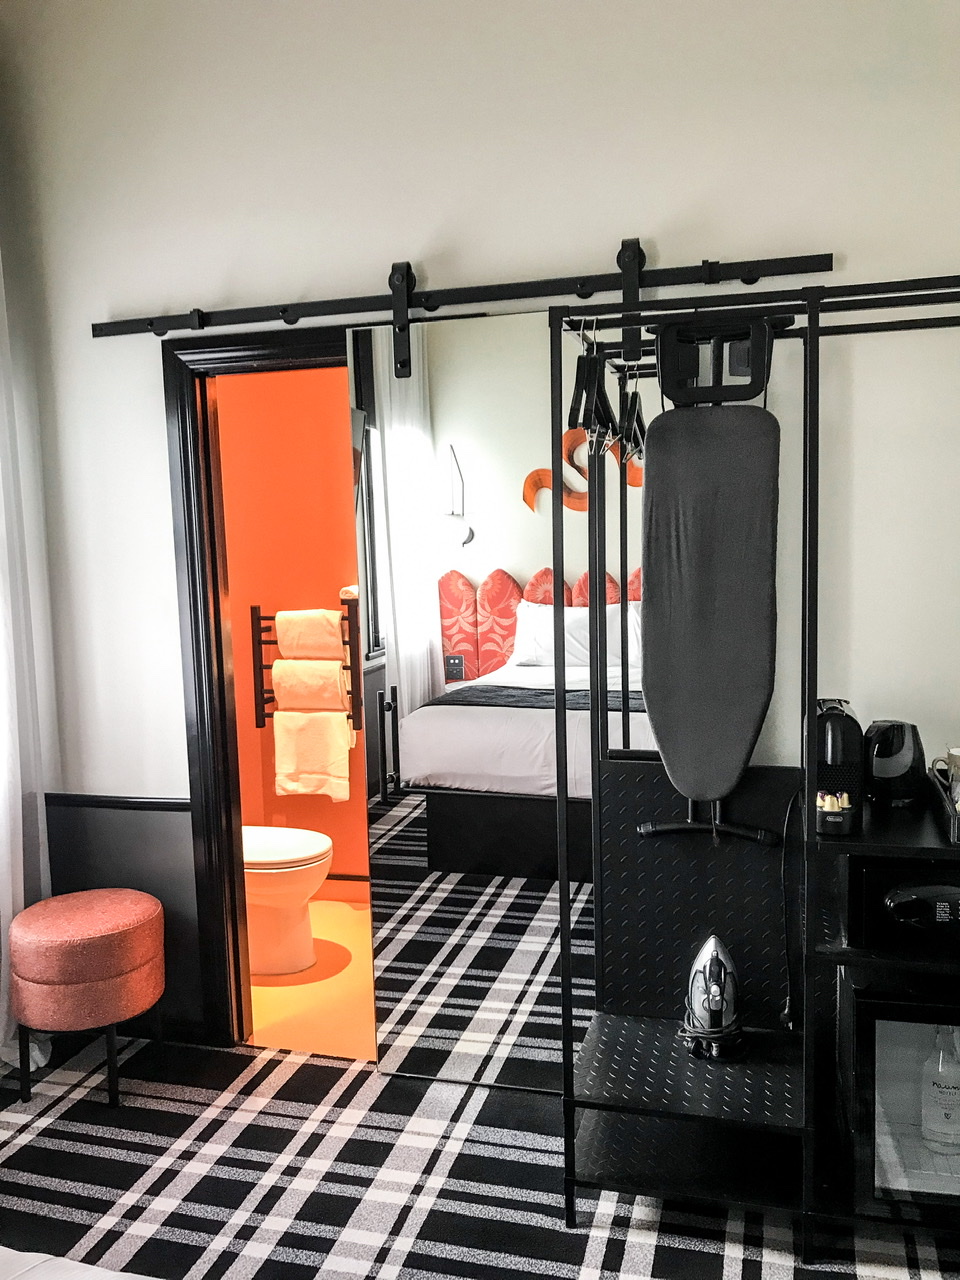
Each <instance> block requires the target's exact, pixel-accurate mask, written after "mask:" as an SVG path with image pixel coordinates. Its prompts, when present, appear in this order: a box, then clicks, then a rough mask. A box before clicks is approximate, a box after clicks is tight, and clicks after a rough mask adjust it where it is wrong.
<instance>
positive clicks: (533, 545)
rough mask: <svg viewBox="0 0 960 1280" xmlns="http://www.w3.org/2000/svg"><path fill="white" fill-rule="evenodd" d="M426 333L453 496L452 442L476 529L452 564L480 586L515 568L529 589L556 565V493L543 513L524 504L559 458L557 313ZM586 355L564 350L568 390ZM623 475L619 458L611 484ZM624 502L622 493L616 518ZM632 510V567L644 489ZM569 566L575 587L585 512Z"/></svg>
mask: <svg viewBox="0 0 960 1280" xmlns="http://www.w3.org/2000/svg"><path fill="white" fill-rule="evenodd" d="M424 328H425V331H426V333H427V353H428V369H429V378H430V414H431V420H432V423H433V433H434V442H435V444H436V449H437V462H438V473H439V475H440V477H441V484H442V485H443V486H444V493H446V490H447V488H448V487H449V485H448V475H449V466H450V447H451V446H452V447H453V448H454V449H455V450H456V454H457V460H458V462H459V464H460V469H461V471H462V472H463V480H464V518H465V520H466V522H467V524H468V525H470V527H471V528H472V529H473V531H474V537H473V540H472V541H471V542H469V543H468V544H467V546H465V547H463V546H461V545H460V541H462V538H461V539H459V540H458V538H457V536H456V534H457V526H452V528H451V530H450V532H451V537H450V539H449V544H448V546H447V547H446V548H445V552H446V559H445V560H444V564H445V567H446V568H450V569H459V570H461V572H463V573H465V574H466V575H467V577H468V578H470V579H471V580H472V581H473V582H475V583H478V584H479V583H480V582H482V581H483V579H484V578H485V577H486V576H487V574H488V573H490V572H491V571H492V570H494V569H506V571H507V572H508V573H511V574H512V575H513V576H514V577H515V578H516V579H517V581H518V582H519V583H520V585H521V586H525V585H526V583H527V582H528V581H529V580H530V578H531V577H532V576H533V575H534V574H535V573H536V572H537V570H538V569H542V568H544V566H547V567H549V566H551V565H552V564H553V540H552V534H551V518H550V491H549V490H544V491H543V492H542V493H541V494H540V495H539V496H538V497H537V499H536V510H535V511H531V510H530V508H529V507H528V506H527V504H526V503H525V502H524V500H523V484H524V481H525V479H526V478H527V476H528V474H529V473H530V472H531V471H533V470H534V469H536V468H539V467H546V468H548V469H549V467H550V460H551V454H550V333H549V327H548V324H547V317H546V315H545V314H543V313H535V314H532V315H508V316H488V317H482V318H478V319H470V320H455V321H446V322H442V323H439V324H428V325H425V326H424ZM578 351H579V344H577V343H576V341H575V340H573V339H571V340H570V341H569V342H568V343H567V344H566V347H565V352H564V355H565V362H564V373H565V375H567V378H566V380H567V381H568V382H569V387H568V390H570V389H572V370H573V367H574V364H575V360H576V356H577V353H578ZM577 460H578V461H579V458H578V459H577ZM584 461H585V459H584ZM614 475H615V472H614V468H613V463H612V462H610V464H609V483H610V485H611V486H612V485H613V483H614ZM568 479H569V481H570V484H571V487H574V488H578V489H584V488H586V482H585V481H584V480H583V479H582V478H580V477H578V476H577V475H576V473H575V472H573V471H572V470H571V471H570V472H569V475H568ZM615 503H616V497H615V496H613V498H612V502H611V507H610V509H611V513H612V516H615V515H616V506H615ZM628 510H629V511H630V519H629V523H630V525H631V527H632V528H633V529H634V531H635V533H636V537H635V540H634V541H635V544H636V554H635V555H634V558H633V559H632V560H631V561H630V567H631V569H632V568H634V567H635V566H636V565H637V564H638V563H639V545H640V544H639V528H640V511H641V491H640V490H639V489H635V488H631V489H630V491H629V494H628ZM608 533H609V537H608V549H607V560H608V564H609V569H610V572H611V573H613V575H614V577H617V578H619V572H618V565H619V551H618V546H619V544H618V542H617V537H616V528H615V527H611V528H610V529H609V530H608ZM564 563H565V564H566V580H567V582H568V583H570V585H571V586H572V585H573V583H574V582H576V580H577V578H578V577H579V576H580V574H581V573H584V572H585V570H586V568H587V515H586V512H584V511H572V510H567V511H566V512H565V520H564Z"/></svg>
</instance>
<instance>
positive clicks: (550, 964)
mask: <svg viewBox="0 0 960 1280" xmlns="http://www.w3.org/2000/svg"><path fill="white" fill-rule="evenodd" d="M370 896H371V903H372V907H373V922H374V972H375V975H376V978H375V985H376V992H377V1014H378V1042H379V1051H380V1053H379V1061H380V1066H381V1068H382V1069H383V1070H384V1071H390V1072H394V1071H403V1072H410V1073H412V1074H415V1075H423V1076H427V1077H428V1078H430V1079H446V1080H456V1081H464V1082H469V1083H475V1084H485V1085H490V1084H501V1085H504V1084H505V1085H513V1086H515V1087H517V1088H525V1089H547V1090H553V1091H554V1092H558V1093H559V1092H560V1089H561V1084H562V1081H561V1049H560V915H559V905H558V902H557V887H556V884H555V883H554V882H552V881H547V880H531V879H521V878H508V877H506V876H480V875H444V874H441V873H438V872H435V871H430V870H429V869H428V867H427V819H426V808H425V802H424V800H423V799H422V798H421V797H417V796H408V797H406V798H405V799H403V800H401V801H400V802H399V803H397V804H394V805H391V806H389V807H386V808H381V807H379V806H377V807H375V808H374V809H373V810H372V811H371V828H370ZM571 897H572V903H571V917H572V942H573V948H572V951H573V991H574V1024H575V1028H576V1030H578V1031H579V1032H580V1033H581V1034H582V1033H583V1032H584V1031H585V1030H586V1028H587V1025H588V1023H589V1021H590V1017H591V1014H592V1012H593V995H594V992H593V900H592V890H591V886H590V885H579V884H578V885H573V886H572V889H571Z"/></svg>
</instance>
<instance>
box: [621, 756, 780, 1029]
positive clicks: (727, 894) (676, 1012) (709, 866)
mask: <svg viewBox="0 0 960 1280" xmlns="http://www.w3.org/2000/svg"><path fill="white" fill-rule="evenodd" d="M799 778H800V775H799V770H797V769H791V768H774V767H758V768H752V769H748V770H747V772H746V773H745V775H744V777H743V779H742V781H741V783H740V785H739V786H738V787H737V789H736V791H735V792H734V793H733V794H732V795H731V796H730V797H729V799H728V800H727V801H725V803H724V816H725V817H726V818H728V819H729V820H730V821H731V822H738V823H742V824H744V825H751V826H762V827H768V828H770V829H772V830H775V831H779V830H781V829H782V827H783V820H784V817H785V814H786V810H787V805H788V803H789V800H790V797H791V795H792V794H793V793H794V791H795V790H796V788H797V786H798V785H799ZM598 791H599V803H600V848H599V856H598V859H597V864H598V866H597V877H596V880H597V923H598V939H597V947H598V976H599V979H600V987H599V990H600V996H599V1001H598V1005H599V1007H600V1008H601V1009H602V1010H603V1011H604V1012H609V1013H618V1014H633V1015H637V1016H647V1017H654V1018H674V1019H678V1018H680V1017H682V1015H683V1006H684V998H685V995H686V989H687V978H688V972H689V968H690V964H691V962H692V960H693V958H694V956H695V954H696V952H697V950H698V949H699V947H700V945H701V943H702V942H703V940H704V939H705V938H706V937H707V936H708V935H709V934H711V933H716V934H718V935H719V936H720V937H721V938H722V939H723V940H724V942H725V943H726V945H727V947H728V948H729V950H730V953H731V955H732V956H733V959H734V962H735V964H736V966H737V970H738V973H739V977H740V993H741V1016H742V1019H743V1022H744V1023H745V1024H746V1025H749V1026H755V1027H762V1028H763V1027H765V1028H771V1029H778V1027H779V1016H780V1012H781V1009H782V1008H783V1002H784V998H785V995H786V989H787V973H786V961H785V955H784V929H783V905H782V897H783V895H782V891H781V882H780V856H781V851H780V848H779V847H776V848H772V849H771V848H769V847H762V846H760V845H756V844H753V843H752V842H750V841H746V840H740V839H737V838H735V837H730V836H722V837H720V838H719V841H718V843H717V844H716V845H715V844H714V841H713V836H712V835H711V834H710V833H692V834H682V835H663V836H648V837H645V838H644V837H641V836H640V835H639V833H638V830H637V828H638V825H639V823H641V822H646V821H652V820H660V821H666V820H676V819H678V818H680V819H682V818H685V817H686V812H687V802H686V800H685V798H684V797H682V796H680V795H679V794H678V793H677V792H676V791H675V790H674V788H673V786H672V785H671V783H670V781H669V779H668V778H667V775H666V770H665V769H664V768H663V766H662V765H661V764H659V763H655V762H647V761H635V760H606V761H602V762H601V763H600V765H599V775H598ZM791 843H792V850H793V852H798V851H796V850H795V849H794V848H793V846H795V844H796V843H797V842H796V841H792V842H791ZM793 878H794V877H793V876H791V881H792V880H793ZM789 898H790V904H791V910H793V911H794V912H796V910H797V906H798V900H799V895H798V893H797V892H796V891H795V890H794V889H793V888H791V890H790V893H789ZM793 935H794V936H795V937H797V938H799V936H800V932H799V920H797V921H796V922H795V924H794V927H793Z"/></svg>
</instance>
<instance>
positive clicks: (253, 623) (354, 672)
mask: <svg viewBox="0 0 960 1280" xmlns="http://www.w3.org/2000/svg"><path fill="white" fill-rule="evenodd" d="M340 603H341V608H342V609H344V610H346V612H345V613H344V616H343V621H342V624H341V626H342V627H343V628H344V629H345V634H344V637H343V645H344V648H345V649H346V650H347V655H348V661H347V662H345V663H344V664H343V669H344V671H349V673H350V688H349V697H350V710H349V711H348V712H347V719H348V720H349V721H350V723H351V724H352V725H353V729H354V732H356V733H359V732H360V730H361V729H362V728H363V680H362V674H361V666H360V601H359V600H358V599H356V597H353V596H350V597H348V598H346V599H344V600H341V602H340ZM275 622H276V614H274V613H263V612H261V610H260V606H259V605H256V604H252V605H251V606H250V635H251V639H252V643H253V709H254V716H255V719H256V725H257V728H258V729H264V728H266V724H267V721H268V720H270V719H272V718H273V712H272V711H269V710H267V708H268V707H269V706H270V705H271V703H275V702H276V699H275V697H274V694H273V690H272V689H268V688H267V687H266V683H265V680H264V676H265V675H266V673H267V672H268V671H269V670H270V668H271V665H272V664H271V663H269V662H265V661H264V658H265V656H266V655H265V653H264V650H265V649H268V648H271V647H272V648H276V644H277V640H276V636H275V635H273V634H271V632H272V630H273V624H274V623H275Z"/></svg>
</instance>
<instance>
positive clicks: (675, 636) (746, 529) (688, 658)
mask: <svg viewBox="0 0 960 1280" xmlns="http://www.w3.org/2000/svg"><path fill="white" fill-rule="evenodd" d="M779 469H780V425H779V423H778V422H777V420H776V418H775V417H774V416H773V414H772V413H768V412H767V410H766V409H761V408H759V407H758V406H756V405H718V406H713V405H708V406H702V407H695V408H681V409H668V410H667V411H666V412H665V413H662V414H660V416H659V417H658V418H655V419H654V421H653V422H652V423H651V424H650V426H649V427H648V429H647V439H646V446H645V449H644V478H643V600H642V602H641V623H642V636H641V652H642V661H643V695H644V699H645V701H646V707H647V715H648V716H649V718H650V726H651V728H652V730H653V733H654V737H655V738H656V742H657V746H658V748H659V751H660V755H661V757H662V759H663V763H664V767H665V768H666V771H667V773H668V775H669V777H670V781H671V782H672V783H673V785H674V786H675V787H676V788H677V790H678V791H679V792H680V793H681V795H684V796H687V797H689V798H690V799H691V800H718V799H720V798H721V797H723V796H725V795H727V794H728V793H729V792H730V791H732V790H733V788H734V787H735V786H736V784H737V782H738V781H739V779H740V776H741V774H742V773H743V770H744V769H745V768H746V766H747V763H748V761H749V759H750V756H751V754H752V752H753V748H754V746H755V745H756V741H757V737H758V736H759V733H760V729H761V726H762V725H763V720H764V716H765V715H766V713H767V707H768V706H769V704H770V697H771V694H772V693H773V681H774V667H775V660H776V633H777V602H776V572H777V500H778V494H779Z"/></svg>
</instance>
